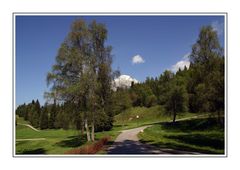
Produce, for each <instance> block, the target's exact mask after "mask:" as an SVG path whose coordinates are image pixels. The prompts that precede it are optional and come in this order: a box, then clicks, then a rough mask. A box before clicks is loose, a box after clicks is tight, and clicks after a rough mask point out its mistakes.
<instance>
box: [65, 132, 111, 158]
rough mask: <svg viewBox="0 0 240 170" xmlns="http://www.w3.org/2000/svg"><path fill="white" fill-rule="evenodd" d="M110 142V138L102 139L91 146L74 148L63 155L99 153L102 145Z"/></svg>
mask: <svg viewBox="0 0 240 170" xmlns="http://www.w3.org/2000/svg"><path fill="white" fill-rule="evenodd" d="M109 140H110V137H109V136H107V137H103V138H101V139H100V140H98V141H97V142H95V143H93V144H89V145H86V146H84V147H81V148H75V149H72V150H69V151H66V152H65V153H64V154H96V153H97V152H98V151H100V150H101V149H102V148H103V147H104V145H106V144H107V142H108V141H109Z"/></svg>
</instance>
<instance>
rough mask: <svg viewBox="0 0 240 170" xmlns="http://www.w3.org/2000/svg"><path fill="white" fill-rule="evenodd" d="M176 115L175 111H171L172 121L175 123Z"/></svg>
mask: <svg viewBox="0 0 240 170" xmlns="http://www.w3.org/2000/svg"><path fill="white" fill-rule="evenodd" d="M176 116H177V114H176V112H173V123H175V121H176Z"/></svg>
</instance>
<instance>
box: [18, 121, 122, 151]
mask: <svg viewBox="0 0 240 170" xmlns="http://www.w3.org/2000/svg"><path fill="white" fill-rule="evenodd" d="M19 122H20V123H23V122H24V124H28V122H27V121H24V120H23V119H22V118H18V123H19ZM119 130H120V129H119V128H115V127H114V128H113V129H112V130H111V131H106V132H97V133H96V140H98V139H100V138H103V137H105V136H110V137H111V140H110V141H109V143H112V142H113V141H114V139H115V138H116V137H117V136H118V134H119V133H120V132H119ZM36 138H38V139H39V138H41V139H40V140H36V141H35V140H31V141H18V139H36ZM42 138H45V140H42ZM86 144H87V142H86V137H85V136H84V137H83V136H82V137H80V134H79V132H78V131H76V130H62V129H57V130H55V129H51V130H50V129H47V130H40V131H39V132H37V131H34V130H32V129H31V128H29V127H26V126H24V125H17V126H16V154H64V152H66V151H68V150H71V149H73V148H77V147H81V146H84V145H86Z"/></svg>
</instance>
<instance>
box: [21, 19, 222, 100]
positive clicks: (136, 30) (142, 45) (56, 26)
mask: <svg viewBox="0 0 240 170" xmlns="http://www.w3.org/2000/svg"><path fill="white" fill-rule="evenodd" d="M77 18H83V19H85V20H87V21H91V20H93V19H95V20H96V21H97V22H101V23H104V24H105V25H106V27H107V29H108V40H107V44H109V45H111V46H112V47H113V51H112V54H113V64H112V67H113V69H117V68H119V69H120V71H121V74H127V75H130V76H131V77H133V78H135V79H137V80H138V81H144V80H145V79H146V77H147V76H150V77H156V76H159V75H160V74H161V73H162V72H163V71H164V70H166V69H170V70H173V71H174V70H175V69H176V68H178V67H180V66H181V65H184V64H187V63H188V61H187V59H186V58H184V56H186V55H187V54H189V52H191V46H192V44H194V43H195V42H196V39H197V37H198V34H199V31H200V28H201V27H202V26H204V25H212V26H213V27H214V29H215V30H216V31H217V32H218V35H219V39H220V42H221V44H222V46H223V42H224V31H223V29H224V17H223V16H84V17H80V16H17V17H16V104H17V105H19V104H23V103H24V102H25V103H28V102H31V100H32V99H35V100H36V99H39V101H40V103H41V104H42V105H43V104H44V102H45V100H44V98H43V94H44V92H45V91H47V90H48V87H47V85H46V75H47V72H48V71H51V66H52V65H53V64H54V62H55V56H56V54H57V50H58V48H59V47H60V44H61V43H62V42H63V40H64V38H65V37H66V35H67V34H68V32H69V31H70V26H71V23H72V22H73V21H74V20H75V19H77ZM134 56H135V58H134V61H135V63H133V57H134Z"/></svg>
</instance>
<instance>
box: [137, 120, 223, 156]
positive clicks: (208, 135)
mask: <svg viewBox="0 0 240 170" xmlns="http://www.w3.org/2000/svg"><path fill="white" fill-rule="evenodd" d="M223 127H224V126H220V125H219V124H218V123H217V121H216V118H211V119H210V118H202V119H192V120H185V121H179V122H176V124H174V125H173V124H172V123H159V124H155V125H153V126H152V127H149V128H147V129H145V130H144V132H143V133H140V134H139V138H140V140H141V141H142V142H144V143H148V144H152V145H155V146H157V147H160V148H172V149H177V150H186V151H195V152H200V153H206V154H224V128H223Z"/></svg>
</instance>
